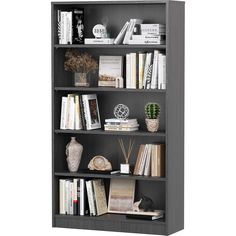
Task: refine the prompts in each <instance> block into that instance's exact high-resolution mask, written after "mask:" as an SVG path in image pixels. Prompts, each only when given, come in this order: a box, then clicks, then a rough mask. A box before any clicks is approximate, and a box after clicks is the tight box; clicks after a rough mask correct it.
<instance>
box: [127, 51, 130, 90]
mask: <svg viewBox="0 0 236 236" xmlns="http://www.w3.org/2000/svg"><path fill="white" fill-rule="evenodd" d="M126 88H131V56H130V54H126Z"/></svg>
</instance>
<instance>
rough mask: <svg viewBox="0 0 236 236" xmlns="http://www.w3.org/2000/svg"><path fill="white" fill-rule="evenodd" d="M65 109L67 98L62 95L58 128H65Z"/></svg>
mask: <svg viewBox="0 0 236 236" xmlns="http://www.w3.org/2000/svg"><path fill="white" fill-rule="evenodd" d="M66 111H67V98H66V97H62V99H61V122H60V129H66V114H67V113H66Z"/></svg>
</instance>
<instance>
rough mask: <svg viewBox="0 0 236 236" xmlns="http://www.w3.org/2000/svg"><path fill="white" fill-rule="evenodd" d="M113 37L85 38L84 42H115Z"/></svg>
mask: <svg viewBox="0 0 236 236" xmlns="http://www.w3.org/2000/svg"><path fill="white" fill-rule="evenodd" d="M114 40H115V39H113V38H101V39H98V38H85V39H84V44H114Z"/></svg>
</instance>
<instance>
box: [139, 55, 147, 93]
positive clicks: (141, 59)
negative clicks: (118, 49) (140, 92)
mask: <svg viewBox="0 0 236 236" xmlns="http://www.w3.org/2000/svg"><path fill="white" fill-rule="evenodd" d="M145 58H146V54H145V53H139V58H138V63H139V65H138V70H139V71H138V88H139V89H142V88H143V75H144V63H145Z"/></svg>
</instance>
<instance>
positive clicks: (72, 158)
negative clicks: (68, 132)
mask: <svg viewBox="0 0 236 236" xmlns="http://www.w3.org/2000/svg"><path fill="white" fill-rule="evenodd" d="M82 152H83V146H82V145H81V144H80V143H78V142H77V141H76V139H75V137H71V141H70V142H69V143H68V144H67V145H66V156H67V158H66V160H67V164H68V169H69V171H70V172H76V171H78V169H79V164H80V161H81V156H82Z"/></svg>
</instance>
